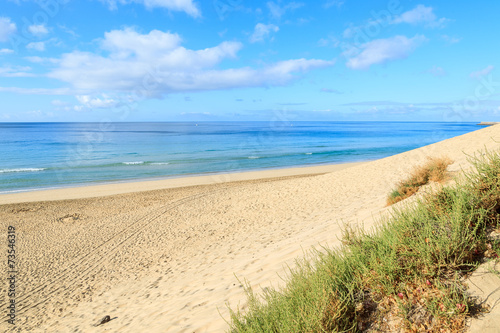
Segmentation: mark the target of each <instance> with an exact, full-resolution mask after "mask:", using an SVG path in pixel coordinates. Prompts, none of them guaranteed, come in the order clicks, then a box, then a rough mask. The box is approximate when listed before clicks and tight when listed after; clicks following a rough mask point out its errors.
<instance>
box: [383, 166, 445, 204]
mask: <svg viewBox="0 0 500 333" xmlns="http://www.w3.org/2000/svg"><path fill="white" fill-rule="evenodd" d="M451 163H453V161H452V160H450V159H449V158H447V157H440V158H429V160H428V161H427V163H426V164H424V165H422V166H419V167H416V168H415V169H414V170H413V172H412V173H411V175H410V177H409V178H408V179H405V180H403V181H401V182H400V183H399V184H398V185H397V187H396V189H395V190H394V191H392V192H391V194H389V197H388V198H387V205H388V206H389V205H392V204H395V203H396V202H399V201H401V200H404V199H406V198H408V197H410V196H412V195H413V194H415V193H417V191H418V189H419V188H420V187H421V186H423V185H425V184H427V183H429V181H432V182H443V181H444V180H445V179H446V168H447V167H448V165H450V164H451Z"/></svg>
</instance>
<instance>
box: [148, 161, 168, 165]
mask: <svg viewBox="0 0 500 333" xmlns="http://www.w3.org/2000/svg"><path fill="white" fill-rule="evenodd" d="M167 164H170V163H168V162H155V163H151V165H167Z"/></svg>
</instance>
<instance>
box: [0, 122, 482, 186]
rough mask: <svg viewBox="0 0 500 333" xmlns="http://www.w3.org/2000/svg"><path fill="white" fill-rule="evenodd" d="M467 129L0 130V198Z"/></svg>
mask: <svg viewBox="0 0 500 333" xmlns="http://www.w3.org/2000/svg"><path fill="white" fill-rule="evenodd" d="M478 129H479V127H478V126H476V125H475V124H473V123H430V122H421V123H416V122H408V123H405V122H201V123H192V122H184V123H173V122H165V123H0V193H11V192H17V191H28V190H35V189H45V188H57V187H66V186H79V185H88V184H94V183H103V182H113V181H123V180H135V179H148V178H163V177H179V176H185V175H195V174H206V173H226V172H235V171H245V170H260V169H268V168H286V167H293V166H310V165H318V164H333V163H346V162H357V161H367V160H374V159H379V158H383V157H387V156H390V155H394V154H398V153H401V152H404V151H408V150H411V149H415V148H418V147H422V146H425V145H428V144H431V143H434V142H437V141H441V140H444V139H447V138H451V137H454V136H457V135H461V134H465V133H468V132H471V131H474V130H478Z"/></svg>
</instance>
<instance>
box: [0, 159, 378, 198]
mask: <svg viewBox="0 0 500 333" xmlns="http://www.w3.org/2000/svg"><path fill="white" fill-rule="evenodd" d="M369 162H370V161H365V162H348V163H338V164H320V165H314V166H297V167H289V168H272V169H260V170H253V171H237V172H229V173H224V172H222V173H211V174H195V175H190V176H180V177H172V178H153V179H138V180H123V181H116V182H105V183H99V184H96V185H86V184H82V185H81V186H72V185H68V187H59V188H49V189H47V188H42V189H32V190H27V191H21V192H14V193H2V194H0V205H4V204H15V203H23V202H24V203H25V202H38V201H57V200H71V199H86V198H93V197H104V196H110V195H117V194H126V193H133V192H144V191H154V190H162V189H170V188H180V187H190V186H200V185H213V184H218V183H226V182H233V181H247V180H260V179H271V178H282V177H295V176H308V175H318V174H324V173H329V172H334V171H338V170H342V169H345V168H349V167H353V166H356V165H361V164H364V163H369Z"/></svg>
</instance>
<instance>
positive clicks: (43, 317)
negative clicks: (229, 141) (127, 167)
mask: <svg viewBox="0 0 500 333" xmlns="http://www.w3.org/2000/svg"><path fill="white" fill-rule="evenodd" d="M485 148H487V149H490V150H494V149H499V148H500V127H497V126H492V127H488V128H483V129H480V130H478V131H476V132H473V133H469V134H466V135H463V136H460V137H456V138H453V139H449V140H445V141H442V142H439V143H436V144H433V145H429V146H426V147H423V148H420V149H416V150H413V151H409V152H406V153H403V154H399V155H396V156H392V157H388V158H385V159H381V160H377V161H373V162H367V163H362V164H353V165H343V166H341V167H334V168H333V169H328V170H326V169H321V170H319V169H318V170H316V171H311V170H309V171H308V170H305V169H304V170H298V171H296V172H292V173H290V171H288V173H287V171H284V170H273V171H270V173H269V174H267V176H262V177H263V179H252V178H255V177H256V176H255V175H253V176H250V175H246V176H243V178H241V177H242V175H225V176H221V175H218V176H209V178H208V179H207V178H205V179H204V181H201V182H198V184H199V185H196V184H197V183H196V181H195V180H193V179H190V180H189V179H188V180H176V182H177V183H176V184H177V185H175V186H174V185H172V184H170V185H168V184H167V183H161V182H144V183H129V184H121V185H106V186H103V187H98V188H94V189H92V188H90V187H89V188H81V189H64V190H58V191H50V192H48V191H47V192H37V193H26V194H17V195H10V196H0V203H3V205H1V206H0V223H1V228H2V229H1V230H7V227H8V225H14V226H15V227H16V230H17V239H18V244H17V245H18V257H19V275H18V286H17V288H18V295H19V296H18V297H17V300H16V301H17V318H16V319H17V330H19V331H28V330H29V331H32V332H142V331H147V332H197V333H198V332H221V331H224V330H225V329H227V324H226V322H225V319H226V320H227V319H228V311H227V306H226V304H229V305H230V306H231V307H232V308H236V306H238V305H239V306H240V308H243V309H244V308H245V296H244V293H243V288H242V286H241V284H240V282H239V281H241V280H243V279H246V280H248V282H249V283H250V284H251V286H252V288H254V289H255V290H260V289H261V288H265V287H267V286H270V285H273V286H279V285H280V284H281V283H282V280H281V278H280V276H284V275H285V274H286V269H284V267H285V265H290V266H293V263H294V259H295V258H297V257H299V256H301V255H302V254H303V253H304V251H308V250H309V249H310V248H311V247H312V246H316V247H317V246H318V245H328V246H335V245H337V244H338V243H339V241H338V237H339V236H340V223H350V224H355V223H357V224H363V225H364V226H365V227H367V228H369V227H371V226H373V225H374V223H376V220H377V218H378V217H379V216H380V214H383V213H384V212H386V211H387V208H386V207H385V198H386V196H387V194H388V193H389V192H390V190H391V188H393V186H394V185H395V184H396V183H397V182H398V181H399V180H401V179H403V178H404V177H405V176H406V175H408V173H409V172H410V171H411V169H412V168H413V167H414V166H415V165H418V164H422V163H424V162H425V159H426V157H427V156H448V157H450V158H451V159H453V160H454V161H455V162H454V163H453V164H452V165H451V166H450V167H449V170H450V171H453V172H456V173H458V172H460V171H461V170H462V169H468V168H469V167H470V164H469V162H468V161H467V156H468V155H473V154H474V153H477V152H478V151H480V150H482V149H485ZM301 174H302V175H301ZM284 176H285V177H284ZM245 177H246V178H245ZM270 177H274V178H270ZM245 179H246V180H245ZM248 179H252V180H248ZM201 184H203V185H201ZM181 185H185V186H187V185H190V186H188V187H179V186H181ZM120 186H121V187H120ZM139 191H140V192H139ZM117 193H120V194H117ZM110 194H113V195H110ZM96 195H99V196H97V197H93V196H96ZM61 198H71V199H69V200H60V199H61ZM40 200H43V201H40ZM6 238H7V236H6V233H4V232H2V234H1V243H2V244H6ZM2 288H3V289H2V290H1V294H2V297H3V298H2V299H1V301H2V308H3V309H5V305H6V302H7V298H6V291H5V286H4V285H2ZM105 315H109V316H110V317H111V319H112V320H111V321H110V322H108V323H106V324H104V325H102V326H99V327H94V326H93V325H94V324H95V323H96V322H97V321H98V320H99V319H101V318H102V317H104V316H105ZM9 328H10V326H9V325H8V324H7V323H5V322H1V323H0V330H5V329H9Z"/></svg>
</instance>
